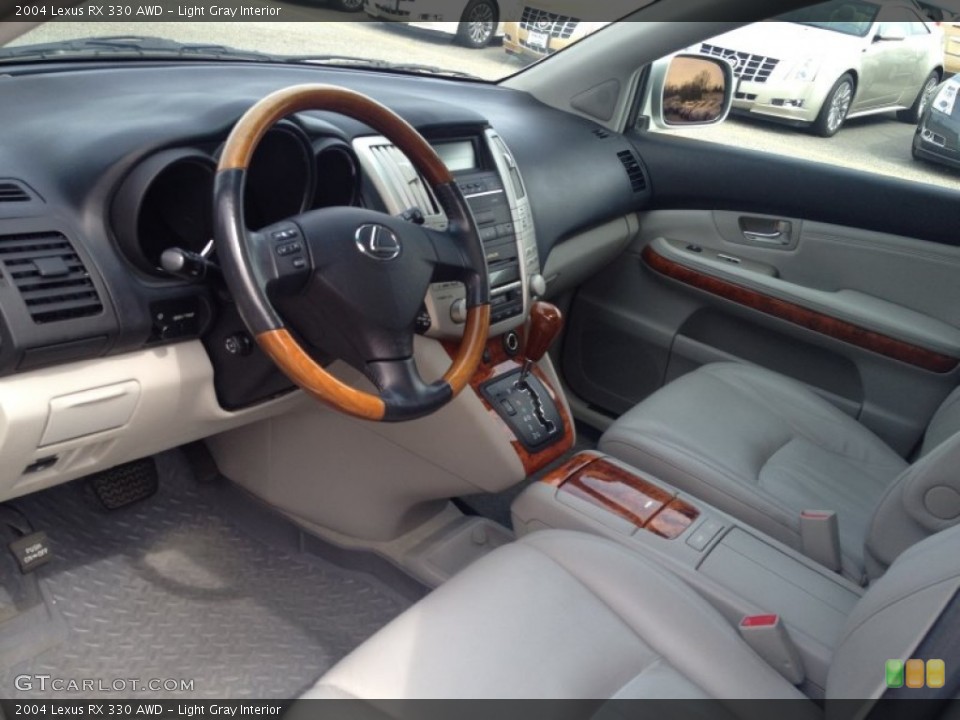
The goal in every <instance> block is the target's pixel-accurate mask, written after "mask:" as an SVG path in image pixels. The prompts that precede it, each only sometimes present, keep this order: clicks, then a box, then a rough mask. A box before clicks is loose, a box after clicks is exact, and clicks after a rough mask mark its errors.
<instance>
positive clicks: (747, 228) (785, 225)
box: [740, 217, 793, 247]
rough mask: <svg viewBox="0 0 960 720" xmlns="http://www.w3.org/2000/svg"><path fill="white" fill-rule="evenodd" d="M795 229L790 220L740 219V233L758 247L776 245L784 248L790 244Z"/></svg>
mask: <svg viewBox="0 0 960 720" xmlns="http://www.w3.org/2000/svg"><path fill="white" fill-rule="evenodd" d="M792 229H793V226H792V224H791V223H790V221H789V220H771V219H769V218H748V217H742V218H740V232H741V233H743V237H744V239H746V240H748V241H750V242H751V243H754V244H756V245H776V246H778V247H784V246H787V245H789V244H790V240H791V237H790V234H791V230H792Z"/></svg>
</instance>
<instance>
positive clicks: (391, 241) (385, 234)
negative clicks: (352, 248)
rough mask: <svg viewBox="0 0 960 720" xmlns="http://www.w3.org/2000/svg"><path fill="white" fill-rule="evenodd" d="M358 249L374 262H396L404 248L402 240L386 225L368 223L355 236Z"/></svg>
mask: <svg viewBox="0 0 960 720" xmlns="http://www.w3.org/2000/svg"><path fill="white" fill-rule="evenodd" d="M354 240H355V241H356V244H357V249H358V250H359V251H360V252H362V253H363V254H364V255H366V256H367V257H368V258H371V259H373V260H382V261H387V260H394V259H395V258H397V257H399V256H400V253H401V252H402V250H403V247H402V246H401V245H400V238H398V237H397V235H396V233H394V232H393V230H391V229H390V228H388V227H387V226H386V225H380V224H378V223H368V224H366V225H361V226H360V227H358V228H357V232H356V233H355V234H354Z"/></svg>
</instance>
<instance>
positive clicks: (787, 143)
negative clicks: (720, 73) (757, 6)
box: [654, 0, 960, 190]
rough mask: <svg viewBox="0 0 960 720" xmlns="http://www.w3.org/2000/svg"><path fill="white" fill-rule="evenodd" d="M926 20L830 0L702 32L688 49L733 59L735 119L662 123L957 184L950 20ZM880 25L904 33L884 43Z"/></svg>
mask: <svg viewBox="0 0 960 720" xmlns="http://www.w3.org/2000/svg"><path fill="white" fill-rule="evenodd" d="M922 18H923V16H922V15H920V14H918V13H917V12H915V11H914V10H912V9H911V8H909V7H907V6H906V5H900V4H898V5H894V6H891V5H886V4H884V5H883V12H882V13H881V4H880V3H879V2H873V0H830V1H829V2H825V3H822V4H820V5H816V6H812V7H809V8H803V9H801V10H797V11H793V12H790V13H786V14H784V15H780V16H778V17H775V18H771V20H770V21H765V22H761V23H754V24H752V25H746V26H744V27H741V28H738V29H736V30H733V31H730V32H727V33H724V34H721V35H716V36H713V37H707V38H704V39H703V40H702V41H701V42H700V43H697V44H695V45H693V46H690V47H688V48H687V51H688V52H695V53H702V54H706V55H711V56H714V57H721V58H725V59H726V60H727V61H729V62H730V63H731V65H732V66H733V71H734V75H735V77H736V81H737V84H736V87H735V92H734V99H733V107H732V110H731V113H730V116H729V118H728V119H727V120H726V121H725V122H723V123H720V124H718V125H713V126H709V127H701V128H690V127H676V128H670V129H667V130H654V132H665V133H671V134H676V135H683V136H685V137H689V138H690V139H692V140H703V141H705V142H716V143H722V144H726V145H729V146H732V147H736V148H743V149H750V150H757V151H761V152H768V153H775V154H781V155H785V156H788V157H792V158H801V159H805V160H810V161H814V162H821V163H828V164H833V165H841V166H843V167H846V168H849V169H853V170H858V171H863V172H869V173H875V174H879V175H885V176H888V177H893V178H897V179H900V180H908V181H915V182H919V183H927V184H933V185H939V186H942V187H947V188H951V189H955V190H960V140H958V138H960V111H958V113H957V117H956V118H955V117H954V116H953V114H952V113H951V112H948V111H947V110H945V109H944V108H950V109H951V110H952V107H953V103H952V101H951V102H945V99H946V98H948V97H950V98H953V97H955V95H956V92H957V91H958V90H960V75H958V76H956V78H954V79H948V80H946V82H944V83H942V85H941V81H942V80H943V69H944V67H946V66H948V65H949V64H952V63H948V62H947V61H949V59H950V58H949V56H947V57H945V54H944V52H945V50H944V32H945V31H946V30H950V28H944V27H942V26H941V27H938V26H936V25H934V24H933V23H932V22H931V23H929V24H928V23H926V22H924V21H923V19H922ZM943 25H946V23H944V24H943ZM881 28H895V29H896V30H897V32H895V33H890V34H889V38H888V39H886V40H885V39H882V38H880V37H878V34H882V33H878V30H880V29H881ZM958 32H960V31H958ZM898 38H899V39H898ZM904 40H907V42H904ZM938 101H940V102H938Z"/></svg>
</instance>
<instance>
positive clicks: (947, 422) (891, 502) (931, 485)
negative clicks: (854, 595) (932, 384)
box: [864, 388, 960, 577]
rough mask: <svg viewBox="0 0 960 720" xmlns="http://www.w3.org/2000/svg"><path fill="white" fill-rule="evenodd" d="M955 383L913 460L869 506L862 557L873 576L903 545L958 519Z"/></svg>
mask: <svg viewBox="0 0 960 720" xmlns="http://www.w3.org/2000/svg"><path fill="white" fill-rule="evenodd" d="M957 468H960V388H958V389H956V390H954V391H953V392H952V393H951V394H950V395H949V396H948V397H947V399H946V400H945V401H944V402H943V404H941V405H940V407H939V409H938V410H937V412H936V413H934V416H933V419H932V420H931V421H930V425H929V427H928V428H927V432H926V435H924V438H923V444H922V445H921V448H920V454H919V457H918V458H917V460H916V461H915V462H914V463H913V464H912V465H911V466H910V467H908V468H907V469H906V470H904V471H903V472H902V473H901V474H900V476H899V477H898V478H897V479H896V480H895V481H894V482H893V483H892V484H891V485H890V487H889V488H887V491H886V492H885V493H884V494H883V496H882V497H881V499H880V503H879V504H878V505H877V508H876V510H875V511H874V515H873V520H872V521H871V523H870V529H869V531H868V533H867V538H866V545H865V548H864V550H865V551H864V559H865V563H866V570H867V575H868V576H870V577H878V576H879V575H881V574H882V573H883V571H884V570H885V569H886V568H887V567H888V566H889V565H890V564H891V563H892V562H893V561H894V560H895V559H896V558H897V556H898V555H899V554H900V553H901V552H903V551H904V550H905V549H906V548H908V547H910V546H911V545H913V544H915V543H917V542H919V541H920V540H922V539H923V538H925V537H927V536H928V535H931V534H933V533H936V532H940V531H941V530H944V529H946V528H948V527H952V526H954V525H956V524H958V523H960V473H958V472H957Z"/></svg>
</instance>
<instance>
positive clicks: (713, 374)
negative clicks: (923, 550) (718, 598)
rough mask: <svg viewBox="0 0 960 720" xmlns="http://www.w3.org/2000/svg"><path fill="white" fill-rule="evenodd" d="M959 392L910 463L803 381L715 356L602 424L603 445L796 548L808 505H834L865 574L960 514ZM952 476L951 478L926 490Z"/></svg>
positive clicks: (849, 566)
mask: <svg viewBox="0 0 960 720" xmlns="http://www.w3.org/2000/svg"><path fill="white" fill-rule="evenodd" d="M958 401H960V393H954V394H953V395H951V396H950V397H949V398H948V399H947V401H946V402H945V403H944V405H943V406H942V408H941V410H940V411H939V412H938V413H937V415H936V416H935V417H934V419H933V422H932V423H931V426H930V428H929V429H928V431H927V436H926V440H925V442H924V446H923V448H922V452H921V456H920V459H919V460H918V461H917V462H916V463H914V464H913V465H912V466H908V464H907V462H906V461H905V460H904V459H903V458H902V457H900V456H899V455H898V454H897V453H896V452H894V451H893V450H892V449H890V448H889V447H888V446H887V445H886V444H885V443H884V442H883V441H882V440H880V439H879V438H878V437H877V436H876V435H874V434H873V433H872V432H870V431H869V430H867V429H866V428H865V427H864V426H862V425H860V424H859V423H858V422H857V421H856V420H854V419H853V418H852V417H850V416H849V415H846V414H844V413H843V412H841V411H840V410H838V409H837V408H835V407H834V406H833V405H831V404H830V403H828V402H827V401H826V400H823V399H822V398H820V397H819V396H818V395H816V394H814V393H813V392H812V391H810V390H809V389H807V388H806V387H805V386H803V385H801V384H800V383H798V382H795V381H793V380H790V379H789V378H786V377H783V376H782V375H778V374H776V373H773V372H770V371H767V370H764V369H762V368H758V367H754V366H748V365H740V364H736V363H717V364H713V365H706V366H704V367H701V368H699V369H698V370H696V371H694V372H692V373H690V374H688V375H685V376H683V377H681V378H679V379H677V380H675V381H674V382H672V383H670V384H668V385H666V386H665V387H664V388H662V389H661V390H659V391H658V392H656V393H654V394H653V395H651V396H650V397H649V398H647V399H646V400H644V401H643V402H641V403H640V404H639V405H637V406H636V407H634V408H633V409H632V410H630V411H629V412H627V413H626V414H624V415H623V416H622V417H621V418H620V419H619V420H617V422H615V423H614V424H613V426H612V427H610V429H609V430H607V432H606V433H604V435H603V437H602V438H601V439H600V450H602V451H603V452H606V453H609V454H610V455H613V456H614V457H617V458H620V459H621V460H624V461H625V462H627V463H629V464H631V465H633V466H635V467H637V468H639V469H640V470H643V471H645V472H648V473H650V474H652V475H653V476H656V477H659V478H661V479H663V480H665V481H667V482H669V483H671V484H672V485H674V486H676V487H677V488H679V489H681V490H684V491H686V492H688V493H690V494H691V495H693V496H695V497H699V498H702V499H703V500H705V501H707V502H708V503H710V504H712V505H714V506H715V507H717V508H719V509H721V510H724V511H725V512H728V513H730V514H731V515H733V516H735V517H737V518H740V519H741V520H743V521H744V522H745V523H747V524H749V525H751V526H753V527H756V528H758V529H760V530H762V531H764V532H766V533H767V534H769V535H772V536H773V537H776V538H777V539H779V540H781V541H783V542H785V543H787V544H788V545H790V546H792V547H795V548H798V549H799V548H800V547H801V540H800V535H799V526H800V513H801V512H802V511H804V510H833V511H835V512H836V513H837V516H838V519H839V526H840V546H841V551H842V560H843V563H842V564H843V570H844V573H845V574H846V575H848V576H850V577H851V578H854V579H856V580H858V581H863V580H864V579H865V578H864V576H865V575H866V576H871V577H872V576H877V575H879V574H881V573H882V572H883V570H884V569H885V568H886V567H887V566H888V565H889V564H890V563H891V562H892V561H893V559H894V558H895V557H896V556H897V555H898V554H899V553H900V552H902V551H903V550H904V549H905V548H906V547H909V546H910V545H912V544H913V543H915V542H917V541H918V540H920V539H922V538H924V537H926V536H927V535H929V534H930V533H932V532H936V531H937V530H940V529H943V528H944V527H947V526H949V525H950V524H952V523H953V522H956V520H957V519H960V492H957V488H958V487H960V485H958V483H957V480H956V479H955V478H954V479H953V480H951V479H950V478H949V477H946V476H947V475H948V474H953V475H955V473H952V471H950V470H949V466H950V465H953V466H954V467H955V464H954V463H955V462H956V460H957V455H958V452H960V441H957V438H956V437H952V436H954V435H955V434H956V432H957V430H960V412H958V408H960V402H958ZM944 483H945V484H946V489H945V490H938V491H937V492H936V493H934V495H928V494H927V493H928V492H929V490H930V489H932V488H940V487H941V486H942V485H943V484H944ZM938 493H940V494H939V495H938ZM951 493H953V494H955V495H956V500H957V502H952V501H951V499H950V498H951V497H952V495H951ZM931 498H932V499H931ZM938 498H939V499H938ZM931 503H932V505H933V506H934V507H930V505H931ZM951 504H954V505H956V507H949V506H951Z"/></svg>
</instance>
